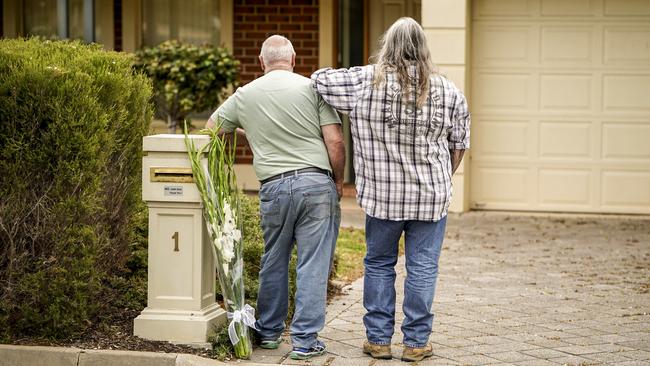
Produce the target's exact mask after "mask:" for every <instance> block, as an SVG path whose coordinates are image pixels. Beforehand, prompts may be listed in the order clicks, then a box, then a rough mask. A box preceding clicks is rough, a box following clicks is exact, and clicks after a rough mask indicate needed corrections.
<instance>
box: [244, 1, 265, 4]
mask: <svg viewBox="0 0 650 366" xmlns="http://www.w3.org/2000/svg"><path fill="white" fill-rule="evenodd" d="M246 5H266V0H246Z"/></svg>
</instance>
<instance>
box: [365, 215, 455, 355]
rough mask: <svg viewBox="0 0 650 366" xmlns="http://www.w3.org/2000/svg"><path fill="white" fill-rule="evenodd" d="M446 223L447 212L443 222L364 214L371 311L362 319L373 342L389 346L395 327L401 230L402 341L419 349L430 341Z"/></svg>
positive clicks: (367, 298)
mask: <svg viewBox="0 0 650 366" xmlns="http://www.w3.org/2000/svg"><path fill="white" fill-rule="evenodd" d="M446 224H447V217H446V216H445V217H443V218H442V219H441V220H439V221H391V220H381V219H377V218H374V217H371V216H367V215H366V245H367V249H366V258H365V259H364V265H365V269H366V272H365V275H364V287H363V306H364V307H365V308H366V310H367V313H366V315H365V316H364V317H363V323H364V325H365V326H366V337H367V338H368V341H369V342H370V343H372V344H378V345H388V344H391V338H392V337H393V333H394V328H395V264H396V263H397V257H398V250H399V244H398V243H399V239H400V236H401V235H402V232H404V233H405V248H404V249H405V252H406V253H405V254H406V280H405V281H404V303H403V305H402V309H403V311H404V321H403V323H402V333H404V340H403V343H404V345H405V346H408V347H418V348H419V347H424V346H425V345H426V344H427V342H428V341H429V335H430V334H431V325H432V322H433V313H432V312H431V305H432V304H433V295H434V293H435V290H436V279H437V278H438V259H439V258H440V249H441V248H442V241H443V239H444V237H445V226H446Z"/></svg>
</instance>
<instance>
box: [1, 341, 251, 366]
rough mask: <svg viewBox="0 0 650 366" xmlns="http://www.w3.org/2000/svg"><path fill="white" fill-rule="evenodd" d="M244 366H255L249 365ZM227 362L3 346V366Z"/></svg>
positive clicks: (208, 365) (207, 365) (205, 365)
mask: <svg viewBox="0 0 650 366" xmlns="http://www.w3.org/2000/svg"><path fill="white" fill-rule="evenodd" d="M238 364H239V365H241V366H255V365H258V364H255V363H249V362H240V363H238ZM224 365H226V364H225V363H224V362H221V361H217V360H212V359H209V358H204V357H200V356H196V355H189V354H183V353H162V352H160V353H158V352H137V351H112V350H85V349H79V348H66V347H40V346H16V345H11V344H0V366H224Z"/></svg>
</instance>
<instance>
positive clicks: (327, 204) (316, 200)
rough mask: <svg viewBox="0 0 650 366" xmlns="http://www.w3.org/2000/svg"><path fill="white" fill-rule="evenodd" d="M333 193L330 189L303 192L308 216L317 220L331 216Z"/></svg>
mask: <svg viewBox="0 0 650 366" xmlns="http://www.w3.org/2000/svg"><path fill="white" fill-rule="evenodd" d="M331 194H332V191H331V190H329V189H326V190H321V191H315V192H305V193H303V196H304V198H305V209H306V210H307V216H308V217H309V218H311V219H315V220H322V219H327V218H329V217H330V216H331V215H332V201H331Z"/></svg>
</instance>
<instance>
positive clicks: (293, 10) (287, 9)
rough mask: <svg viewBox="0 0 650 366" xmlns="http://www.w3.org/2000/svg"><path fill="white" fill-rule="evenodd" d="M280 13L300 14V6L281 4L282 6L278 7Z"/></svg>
mask: <svg viewBox="0 0 650 366" xmlns="http://www.w3.org/2000/svg"><path fill="white" fill-rule="evenodd" d="M280 13H282V14H302V8H301V7H300V6H282V7H280Z"/></svg>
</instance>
